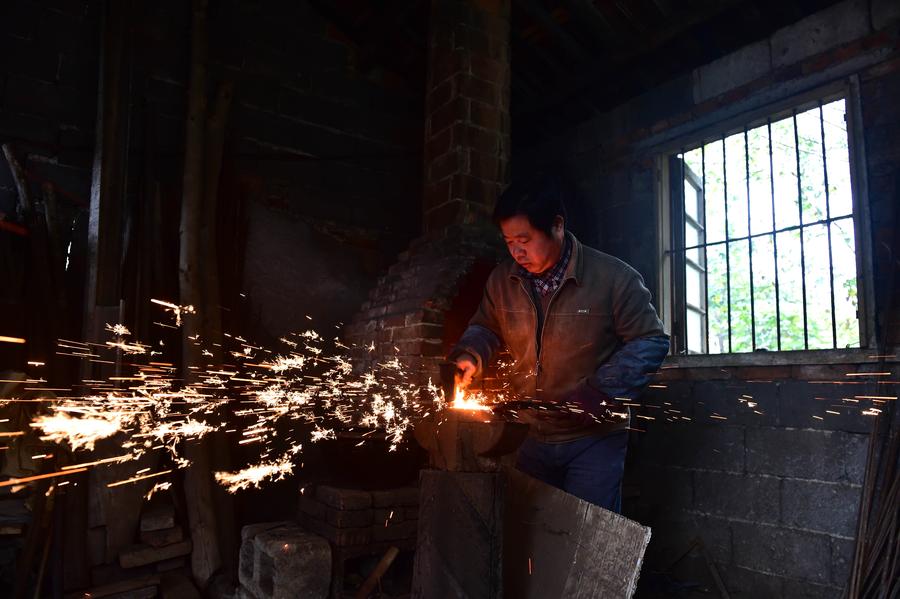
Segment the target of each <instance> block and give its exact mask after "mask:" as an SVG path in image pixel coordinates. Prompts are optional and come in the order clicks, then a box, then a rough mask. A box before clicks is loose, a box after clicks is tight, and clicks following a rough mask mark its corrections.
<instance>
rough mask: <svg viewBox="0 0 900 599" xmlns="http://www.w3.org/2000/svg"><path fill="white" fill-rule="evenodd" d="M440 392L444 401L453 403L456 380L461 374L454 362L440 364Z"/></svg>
mask: <svg viewBox="0 0 900 599" xmlns="http://www.w3.org/2000/svg"><path fill="white" fill-rule="evenodd" d="M440 369H441V372H440V375H441V390H442V391H443V392H444V401H453V400H454V399H455V398H456V379H457V377H458V376H459V373H460V372H461V370H460V368H459V366H457V365H456V362H441V365H440Z"/></svg>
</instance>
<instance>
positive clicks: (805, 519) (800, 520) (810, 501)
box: [781, 478, 862, 538]
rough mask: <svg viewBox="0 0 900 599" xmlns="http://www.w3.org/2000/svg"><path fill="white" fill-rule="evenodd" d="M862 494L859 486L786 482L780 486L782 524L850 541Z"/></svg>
mask: <svg viewBox="0 0 900 599" xmlns="http://www.w3.org/2000/svg"><path fill="white" fill-rule="evenodd" d="M861 494H862V490H861V488H860V487H858V486H849V485H841V484H834V483H820V482H814V481H807V480H796V479H790V478H788V479H785V480H784V481H783V482H782V486H781V522H782V524H787V525H788V526H792V527H795V528H805V529H807V530H815V531H818V532H825V533H829V534H833V535H839V536H843V537H851V538H852V537H854V536H855V534H856V519H857V512H858V510H859V501H860V497H861Z"/></svg>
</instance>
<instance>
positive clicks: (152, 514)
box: [141, 503, 175, 532]
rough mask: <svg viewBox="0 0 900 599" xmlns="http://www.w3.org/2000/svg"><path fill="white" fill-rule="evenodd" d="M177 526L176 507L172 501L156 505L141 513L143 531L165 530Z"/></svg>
mask: <svg viewBox="0 0 900 599" xmlns="http://www.w3.org/2000/svg"><path fill="white" fill-rule="evenodd" d="M174 526H175V508H174V507H173V506H172V504H170V503H163V504H159V505H155V506H153V507H151V508H150V509H148V510H147V511H145V512H144V513H143V514H141V532H150V531H154V530H165V529H167V528H174Z"/></svg>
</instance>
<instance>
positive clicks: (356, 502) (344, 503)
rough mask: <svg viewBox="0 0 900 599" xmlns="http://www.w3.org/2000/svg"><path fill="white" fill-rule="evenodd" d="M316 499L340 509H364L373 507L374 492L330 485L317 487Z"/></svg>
mask: <svg viewBox="0 0 900 599" xmlns="http://www.w3.org/2000/svg"><path fill="white" fill-rule="evenodd" d="M316 499H318V500H319V501H321V502H322V503H324V504H325V505H328V506H331V507H334V508H338V509H340V510H362V509H365V508H368V507H372V494H371V493H369V492H368V491H357V490H355V489H338V488H337V487H331V486H328V485H319V486H318V487H316Z"/></svg>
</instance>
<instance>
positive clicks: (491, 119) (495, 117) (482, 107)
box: [469, 100, 507, 132]
mask: <svg viewBox="0 0 900 599" xmlns="http://www.w3.org/2000/svg"><path fill="white" fill-rule="evenodd" d="M469 122H470V123H472V124H473V125H475V126H476V127H481V128H482V129H487V130H489V131H497V132H503V131H505V130H506V129H507V127H506V119H505V118H504V115H503V113H502V112H501V111H500V110H499V109H497V108H496V106H495V105H493V104H485V103H484V102H481V101H476V100H473V101H472V103H471V104H470V110H469Z"/></svg>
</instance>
